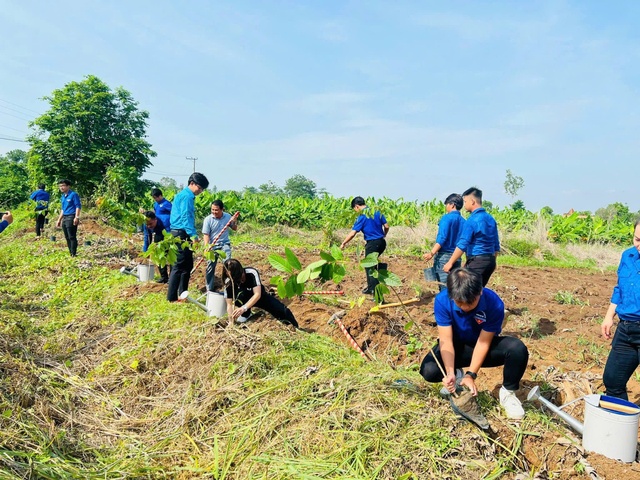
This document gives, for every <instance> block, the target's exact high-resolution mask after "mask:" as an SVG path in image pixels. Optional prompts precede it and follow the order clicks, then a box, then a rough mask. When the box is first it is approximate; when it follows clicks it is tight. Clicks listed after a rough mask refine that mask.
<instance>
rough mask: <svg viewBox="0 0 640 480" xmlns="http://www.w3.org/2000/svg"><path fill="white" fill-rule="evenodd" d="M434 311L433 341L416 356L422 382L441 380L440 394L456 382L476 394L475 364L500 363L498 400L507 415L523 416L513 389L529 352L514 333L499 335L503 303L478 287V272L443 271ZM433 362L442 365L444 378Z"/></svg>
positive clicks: (451, 389)
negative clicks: (423, 353)
mask: <svg viewBox="0 0 640 480" xmlns="http://www.w3.org/2000/svg"><path fill="white" fill-rule="evenodd" d="M434 315H435V318H436V324H437V325H438V343H437V344H436V345H435V346H434V347H433V348H432V349H431V351H430V352H429V353H428V354H427V356H426V357H424V360H422V364H421V365H420V375H422V377H423V378H424V379H425V380H426V381H427V382H433V383H435V382H440V381H442V383H443V385H444V388H443V391H441V393H442V394H443V396H447V395H448V394H453V393H455V392H456V391H457V390H458V388H459V387H460V386H462V387H467V388H468V389H469V390H470V391H471V393H472V395H473V396H476V395H477V394H478V387H477V386H476V378H477V376H478V372H479V371H480V368H486V367H498V366H501V365H504V371H503V381H502V387H501V388H500V393H499V397H500V405H502V407H503V408H504V410H505V413H506V415H507V418H511V419H516V420H518V419H521V418H523V417H524V409H523V408H522V403H521V402H520V400H519V399H518V397H517V396H516V391H517V390H518V389H519V388H520V380H521V379H522V376H523V375H524V372H525V370H526V368H527V362H528V361H529V351H528V350H527V347H526V346H525V344H524V343H522V341H521V340H520V339H519V338H515V337H506V336H504V337H503V336H501V335H500V332H501V331H502V322H503V320H504V303H503V302H502V300H501V299H500V297H499V296H498V294H497V293H495V292H494V291H493V290H489V289H488V288H484V287H483V286H482V277H481V276H480V274H478V273H476V272H474V271H472V270H469V269H467V268H458V269H456V270H454V271H452V272H450V273H449V277H448V278H447V290H444V291H442V292H440V293H439V294H438V295H437V296H436V298H435V301H434ZM434 355H435V356H436V357H434ZM438 362H439V363H438ZM439 365H444V371H445V373H446V376H445V377H444V378H443V374H442V372H441V370H440V368H439ZM465 367H466V370H463V368H465Z"/></svg>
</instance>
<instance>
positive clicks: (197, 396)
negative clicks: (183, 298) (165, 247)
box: [0, 218, 549, 479]
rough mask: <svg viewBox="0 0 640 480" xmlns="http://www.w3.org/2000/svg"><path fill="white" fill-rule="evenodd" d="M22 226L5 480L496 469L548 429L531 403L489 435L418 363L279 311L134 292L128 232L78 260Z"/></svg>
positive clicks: (10, 287)
mask: <svg viewBox="0 0 640 480" xmlns="http://www.w3.org/2000/svg"><path fill="white" fill-rule="evenodd" d="M27 221H28V220H26V219H24V218H22V219H21V218H19V219H18V220H17V222H16V224H14V225H12V226H11V227H9V228H10V229H9V230H7V231H5V232H4V233H3V234H2V238H1V240H2V242H1V244H0V271H1V272H2V274H1V278H0V312H1V315H2V317H1V321H0V430H1V431H2V432H3V435H2V436H1V437H0V479H4V478H78V479H80V478H83V479H84V478H96V479H97V478H203V477H205V478H215V479H222V478H269V479H271V478H273V479H276V478H277V479H280V478H309V479H312V478H314V479H315V478H336V479H337V478H344V479H373V478H403V479H410V478H465V479H471V478H498V477H499V476H500V474H501V473H503V472H505V471H518V470H522V469H526V468H527V467H526V466H525V463H524V462H523V459H522V456H521V455H520V454H519V448H520V446H521V445H522V442H523V438H524V437H525V436H536V435H538V434H541V433H542V432H543V431H545V430H546V429H548V428H549V426H548V422H541V420H540V418H539V417H538V416H537V414H536V413H535V412H530V414H529V415H528V416H527V419H525V421H524V422H523V424H522V425H521V427H520V428H521V430H519V429H514V432H515V434H514V436H513V437H512V439H510V440H509V442H510V443H509V444H506V445H505V444H504V443H505V441H504V440H502V442H503V443H502V444H498V443H495V442H493V441H491V440H490V439H489V438H487V437H485V436H484V435H481V434H480V433H479V432H478V431H477V430H475V429H474V428H473V427H471V426H469V425H468V424H461V423H458V422H457V421H456V420H455V418H454V416H453V414H452V413H451V411H450V410H449V408H448V407H447V406H446V404H444V402H442V400H441V399H440V398H439V397H438V395H437V388H434V387H429V386H426V385H425V384H424V382H421V380H420V377H419V375H418V374H417V373H416V372H415V371H394V370H392V369H391V368H390V367H389V366H388V365H385V364H382V363H375V362H373V363H365V362H364V360H363V359H362V358H361V357H360V356H359V355H358V354H357V353H355V352H353V351H351V350H347V349H345V348H344V347H343V346H341V345H336V344H334V343H333V342H332V341H330V340H329V339H327V338H323V337H321V336H318V335H313V334H305V333H303V332H292V331H290V330H288V329H287V328H286V327H284V326H281V325H280V324H278V323H276V322H274V324H273V328H272V329H270V330H266V331H259V332H257V331H251V330H247V329H244V328H237V327H235V326H232V327H229V328H226V329H223V328H221V327H220V326H218V325H216V324H215V323H214V322H212V321H211V320H210V319H208V318H207V317H205V316H204V315H203V314H202V312H201V311H200V310H198V309H195V308H193V307H190V306H188V305H182V304H168V303H167V302H166V301H165V300H164V297H163V295H162V294H159V293H146V294H141V295H138V294H136V284H135V281H134V279H133V277H129V276H123V275H121V274H120V273H119V272H118V270H117V269H115V266H116V264H117V262H116V263H113V264H112V267H111V268H109V267H108V266H107V263H108V262H112V261H113V259H115V258H117V257H120V256H122V255H124V254H125V252H126V251H127V247H128V245H127V242H126V241H124V240H122V241H120V240H109V239H98V240H94V242H93V247H92V249H91V251H90V253H87V252H86V251H83V252H81V254H80V256H79V257H78V258H75V259H70V258H69V256H68V254H67V252H66V248H65V247H64V246H63V244H62V243H63V242H58V243H57V244H55V245H54V244H53V243H51V242H49V241H48V240H41V241H39V242H34V241H33V234H32V233H25V232H24V230H21V224H22V225H24V224H25V222H27ZM405 379H406V380H409V382H412V383H409V385H408V386H407V387H404V388H399V389H397V388H393V382H394V381H397V380H405ZM416 385H419V387H416ZM481 400H482V402H483V404H484V407H485V408H486V410H487V411H489V412H493V413H495V412H497V407H496V403H495V401H494V400H493V399H492V398H490V397H489V396H487V395H484V394H483V395H482V398H481ZM493 413H492V414H493ZM524 432H527V433H526V434H525V433H524Z"/></svg>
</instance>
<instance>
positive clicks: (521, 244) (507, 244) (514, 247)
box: [502, 238, 539, 258]
mask: <svg viewBox="0 0 640 480" xmlns="http://www.w3.org/2000/svg"><path fill="white" fill-rule="evenodd" d="M502 244H503V247H504V248H505V250H507V252H509V253H511V254H513V255H515V256H517V257H524V258H531V257H533V254H534V253H535V251H536V250H538V248H539V246H538V244H536V243H533V242H528V241H526V240H521V239H517V238H516V239H511V240H505V241H503V242H502Z"/></svg>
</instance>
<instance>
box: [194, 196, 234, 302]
mask: <svg viewBox="0 0 640 480" xmlns="http://www.w3.org/2000/svg"><path fill="white" fill-rule="evenodd" d="M229 222H231V215H230V214H228V213H227V212H225V211H224V203H223V202H222V200H214V201H213V203H212V204H211V215H208V216H207V218H205V219H204V223H203V224H202V238H203V239H204V245H205V247H208V246H209V244H210V243H211V242H213V240H214V239H216V238H217V240H216V244H215V245H212V246H211V247H210V248H211V249H212V251H213V252H214V255H215V256H214V259H213V260H207V271H206V273H205V278H206V281H207V290H209V291H210V292H213V290H214V284H215V278H216V265H217V264H218V258H219V255H218V253H216V251H220V250H222V251H223V252H224V254H225V258H226V259H229V258H231V240H230V239H229V229H226V228H225V227H226V226H227V224H228V225H229V228H230V229H231V230H233V231H236V230H238V224H237V223H236V221H233V222H231V223H230V224H229ZM221 232H222V234H221V235H219V234H220V233H221Z"/></svg>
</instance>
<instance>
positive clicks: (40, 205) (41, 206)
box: [29, 190, 51, 212]
mask: <svg viewBox="0 0 640 480" xmlns="http://www.w3.org/2000/svg"><path fill="white" fill-rule="evenodd" d="M50 198H51V195H49V192H45V191H44V190H36V191H35V192H33V193H32V194H31V195H30V196H29V199H31V200H33V201H34V202H36V212H37V211H38V210H46V209H47V208H49V199H50Z"/></svg>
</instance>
